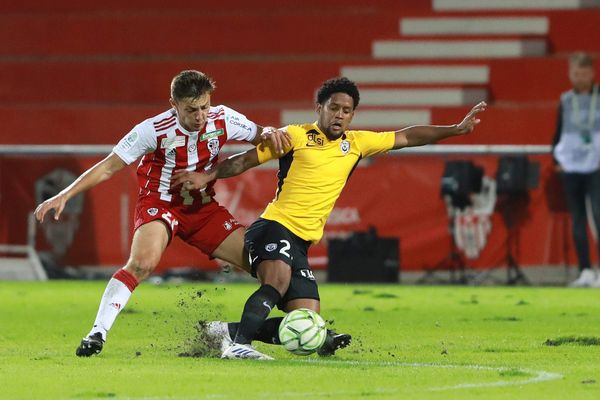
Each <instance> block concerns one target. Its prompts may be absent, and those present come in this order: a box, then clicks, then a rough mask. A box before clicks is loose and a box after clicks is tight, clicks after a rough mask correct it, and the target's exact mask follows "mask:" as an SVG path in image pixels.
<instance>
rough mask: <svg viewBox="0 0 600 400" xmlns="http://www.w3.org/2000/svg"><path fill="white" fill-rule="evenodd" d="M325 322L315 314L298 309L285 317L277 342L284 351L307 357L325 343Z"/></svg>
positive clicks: (305, 309)
mask: <svg viewBox="0 0 600 400" xmlns="http://www.w3.org/2000/svg"><path fill="white" fill-rule="evenodd" d="M326 336H327V329H326V328H325V320H323V318H322V317H321V316H320V315H319V314H318V313H316V312H314V311H312V310H309V309H307V308H299V309H297V310H294V311H292V312H291V313H289V314H288V315H286V316H285V318H284V319H283V321H281V324H280V325H279V340H280V341H281V344H282V345H283V347H285V349H286V350H288V351H290V352H292V353H294V354H296V355H299V356H307V355H309V354H312V353H314V352H315V351H317V350H318V349H319V348H320V347H321V346H322V345H323V343H324V342H325V337H326Z"/></svg>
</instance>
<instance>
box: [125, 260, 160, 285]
mask: <svg viewBox="0 0 600 400" xmlns="http://www.w3.org/2000/svg"><path fill="white" fill-rule="evenodd" d="M157 265H158V260H156V259H155V258H153V257H139V258H138V257H135V258H134V257H132V258H130V259H129V261H127V265H126V266H125V270H127V272H129V273H130V274H132V275H133V276H135V277H136V278H137V280H138V281H140V282H141V281H143V280H144V279H146V278H147V277H148V276H149V275H150V274H151V273H152V272H153V271H154V269H155V268H156V266H157Z"/></svg>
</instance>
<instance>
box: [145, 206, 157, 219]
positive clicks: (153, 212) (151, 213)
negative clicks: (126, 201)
mask: <svg viewBox="0 0 600 400" xmlns="http://www.w3.org/2000/svg"><path fill="white" fill-rule="evenodd" d="M146 212H147V213H148V214H150V215H151V216H153V217H154V216H155V215H156V214H158V208H154V207H152V208H149V209H147V210H146Z"/></svg>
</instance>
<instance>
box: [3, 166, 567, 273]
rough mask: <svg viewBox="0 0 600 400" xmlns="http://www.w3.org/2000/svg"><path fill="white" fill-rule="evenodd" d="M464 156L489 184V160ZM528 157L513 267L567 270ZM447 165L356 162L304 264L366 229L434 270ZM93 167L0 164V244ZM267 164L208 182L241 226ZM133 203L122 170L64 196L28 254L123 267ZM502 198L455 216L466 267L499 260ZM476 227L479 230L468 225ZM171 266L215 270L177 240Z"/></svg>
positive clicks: (406, 259)
mask: <svg viewBox="0 0 600 400" xmlns="http://www.w3.org/2000/svg"><path fill="white" fill-rule="evenodd" d="M452 159H456V157H453V158H452ZM468 159H469V160H472V161H473V162H474V163H475V164H477V165H479V166H481V167H483V168H484V171H485V175H486V176H487V177H489V178H490V179H492V180H493V179H494V177H495V173H496V168H497V164H498V160H497V157H494V156H477V157H468ZM532 159H533V160H534V161H537V162H540V165H541V168H540V170H541V173H540V183H539V186H538V188H536V189H533V190H531V191H530V192H529V196H528V199H527V200H526V202H525V203H524V204H508V206H509V209H514V210H515V215H514V218H515V219H516V224H515V228H514V230H513V231H512V232H513V233H512V235H511V237H512V239H513V242H514V243H515V254H514V255H515V256H516V257H517V259H518V261H519V263H520V264H521V265H523V266H527V265H555V264H561V265H562V264H564V263H571V264H574V263H575V255H574V251H573V250H572V244H571V242H570V227H569V219H568V215H567V213H566V211H565V210H564V206H563V205H562V203H561V201H562V200H561V199H562V189H561V187H560V185H559V184H558V182H557V178H556V176H555V174H554V173H553V171H552V165H551V160H550V158H549V157H548V156H539V157H532ZM447 160H449V158H444V157H442V156H422V155H419V156H416V155H388V156H382V157H378V158H375V159H372V160H363V161H362V162H361V165H360V166H359V168H357V169H356V170H355V171H354V173H353V175H352V176H351V177H350V179H349V181H348V184H347V185H346V188H345V189H344V191H343V193H342V195H341V197H340V199H339V200H338V202H337V204H336V207H335V209H334V210H333V212H332V214H331V216H330V217H329V220H328V223H327V226H326V230H325V236H324V238H323V240H322V241H321V242H320V243H318V244H316V245H314V246H313V247H312V248H311V251H310V254H309V256H310V260H311V263H312V265H313V267H315V268H317V269H319V268H325V267H326V265H327V240H328V239H330V238H344V237H348V236H350V235H351V234H352V233H353V232H355V231H366V230H368V229H369V228H370V227H374V228H375V229H376V230H377V232H378V234H379V235H380V236H386V237H397V238H399V239H400V259H401V269H403V270H422V269H428V268H434V267H436V266H438V267H443V266H444V265H443V264H444V260H445V259H446V257H447V256H448V254H449V252H450V249H451V236H450V231H449V218H448V213H447V208H446V203H445V202H444V200H443V198H442V196H441V195H440V181H441V177H442V174H443V170H444V163H445V161H447ZM98 161H99V158H98V157H83V158H72V157H35V158H32V157H16V156H15V157H2V158H0V205H1V207H0V243H8V244H24V243H25V241H26V237H27V223H26V221H27V215H28V214H29V213H30V212H32V211H33V210H34V209H35V206H36V205H37V204H38V203H39V202H40V201H42V200H43V199H45V198H47V197H49V196H51V195H53V194H55V193H57V192H58V191H59V190H61V189H62V188H63V187H64V186H66V185H67V184H69V183H70V181H72V180H73V179H74V178H75V177H77V176H78V175H79V174H80V173H81V172H83V171H85V170H86V169H87V168H89V167H90V166H91V165H93V164H94V163H95V162H98ZM276 168H277V165H276V163H275V164H273V165H271V166H267V167H259V168H256V169H254V170H251V171H247V172H246V173H244V174H242V175H241V176H239V177H235V178H230V179H225V180H222V181H220V182H218V183H217V185H216V191H217V200H218V201H219V202H220V203H221V204H223V205H224V206H225V207H227V208H228V209H229V210H230V211H231V213H232V214H233V215H234V216H235V217H236V218H238V220H239V221H240V222H241V223H243V224H246V225H248V224H250V223H252V222H253V221H254V220H255V219H256V218H258V216H259V215H260V213H261V212H262V210H263V209H264V208H265V206H266V204H267V203H268V202H269V201H271V199H272V198H273V196H274V194H275V190H276V187H277V180H276V173H277V169H276ZM136 197H137V184H136V180H135V167H133V166H131V167H129V168H127V169H125V170H124V171H122V172H120V173H119V174H117V175H116V176H115V177H113V179H111V180H110V181H108V182H105V183H102V184H101V185H100V186H98V187H96V188H94V189H92V190H90V191H89V192H87V193H85V194H83V195H82V196H81V198H80V199H73V200H72V201H71V202H70V204H69V207H67V209H66V210H65V213H64V215H63V218H61V221H59V222H58V223H56V222H52V221H47V222H46V223H45V224H43V225H38V232H37V248H38V250H39V251H40V252H42V253H46V255H47V256H48V257H50V258H51V259H54V260H55V261H56V262H57V263H60V264H62V265H69V266H81V265H110V266H118V265H123V264H124V263H125V261H126V260H127V257H128V254H129V245H130V241H131V236H132V218H133V207H134V205H135V201H136ZM503 201H504V200H503V199H501V198H498V201H497V202H496V205H495V207H494V209H493V210H492V212H491V214H490V215H489V216H487V217H485V218H480V217H477V218H474V217H472V216H468V215H467V216H466V217H463V219H462V220H461V221H462V222H461V224H463V225H461V226H462V228H463V231H464V232H467V233H468V232H470V231H473V232H477V234H478V235H480V236H479V239H480V240H483V242H482V243H483V244H482V248H481V249H480V251H478V254H477V257H476V258H472V259H470V258H468V259H467V262H468V265H469V266H471V267H473V268H476V269H486V268H492V267H498V266H503V265H504V263H505V256H506V240H507V229H506V226H505V223H504V220H503V218H502V214H501V213H500V212H499V209H500V208H499V207H501V206H502V204H504V203H503ZM483 223H485V224H486V225H485V226H484V225H481V226H480V225H478V224H483ZM464 224H470V225H468V226H467V225H464ZM465 227H466V228H467V230H464V229H465ZM486 229H487V230H486ZM177 266H193V267H198V268H209V269H211V268H217V264H216V262H215V261H212V260H209V259H208V257H206V256H205V255H203V254H202V253H201V252H200V251H198V250H196V249H195V248H193V247H191V246H188V245H186V244H185V243H183V242H181V241H180V240H178V239H176V240H174V241H173V242H172V244H171V245H170V246H169V248H168V249H167V251H166V253H165V255H164V257H163V260H162V262H161V264H160V266H159V271H160V270H164V269H166V268H170V267H177Z"/></svg>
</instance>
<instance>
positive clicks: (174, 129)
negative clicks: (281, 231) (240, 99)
mask: <svg viewBox="0 0 600 400" xmlns="http://www.w3.org/2000/svg"><path fill="white" fill-rule="evenodd" d="M214 89H215V84H214V81H213V80H212V79H211V78H210V77H208V76H207V75H205V74H204V73H202V72H199V71H193V70H188V71H182V72H181V73H179V74H178V75H177V76H175V77H174V78H173V80H172V82H171V99H170V103H171V106H172V108H170V109H169V110H167V111H165V112H163V113H161V114H159V115H157V116H155V117H152V118H149V119H147V120H145V121H143V122H141V123H139V124H138V125H136V126H135V127H134V128H133V129H132V130H131V131H130V132H129V133H128V134H127V135H125V136H124V137H123V138H122V139H121V141H120V142H119V143H118V144H117V145H116V146H115V147H114V148H113V151H112V152H111V153H110V154H109V155H108V156H107V157H106V158H105V159H103V160H102V161H100V162H99V163H98V164H96V165H94V166H93V167H91V168H90V169H88V170H87V171H85V172H84V173H83V174H81V176H80V177H79V178H78V179H77V180H75V182H73V184H71V185H70V186H68V187H67V188H65V189H64V190H63V191H61V192H60V193H59V194H57V195H56V196H54V197H52V198H50V199H48V200H46V201H44V202H43V203H42V204H40V205H39V206H38V207H37V209H36V210H35V216H36V218H37V219H38V220H39V221H40V222H43V221H44V216H45V215H46V214H47V213H48V212H49V211H50V210H53V211H54V219H56V220H58V219H59V217H60V214H61V212H62V211H63V209H64V207H65V204H66V202H67V201H68V200H69V199H71V198H72V197H74V196H75V195H77V194H78V193H81V192H83V191H86V190H88V189H91V188H92V187H94V186H96V185H98V184H99V183H101V182H103V181H105V180H107V179H110V178H111V177H112V176H113V175H114V174H115V173H116V172H117V171H119V170H121V169H122V168H123V167H125V166H126V165H129V164H132V163H133V162H134V161H136V160H137V159H139V158H141V161H140V162H139V164H138V167H137V178H138V184H139V195H138V201H137V204H136V210H135V221H134V229H135V233H134V235H133V241H132V244H131V252H130V256H129V260H128V261H127V264H126V265H125V266H124V267H123V268H122V269H120V270H119V271H117V272H116V273H115V274H114V275H113V276H112V278H111V279H110V281H109V282H108V285H107V287H106V290H105V292H104V294H103V296H102V299H101V301H100V306H99V309H98V313H97V316H96V319H95V321H94V324H93V327H92V329H91V330H90V332H89V334H88V335H87V336H86V337H85V338H83V340H82V341H81V344H80V345H79V347H78V348H77V350H76V354H77V355H78V356H85V357H88V356H91V355H94V354H98V353H100V351H101V350H102V347H103V344H104V342H105V341H106V335H107V333H108V331H109V330H110V329H111V327H112V325H113V323H114V322H115V319H116V318H117V315H118V314H119V312H120V311H122V310H123V308H124V307H125V305H126V304H127V301H128V300H129V298H130V296H131V294H132V292H133V290H134V289H135V287H136V286H137V285H138V283H139V282H141V281H142V280H144V279H145V278H146V277H148V276H149V275H150V274H151V273H152V271H154V269H155V268H156V266H157V265H158V262H159V261H160V259H161V256H162V254H163V252H164V250H165V249H166V247H167V246H168V245H169V243H170V241H171V239H172V238H173V237H174V236H179V237H180V238H181V239H183V240H184V241H185V242H187V243H188V244H190V245H192V246H194V247H196V248H198V249H200V250H201V251H202V252H204V253H205V254H207V255H209V256H211V257H215V258H219V259H222V260H224V261H227V262H229V263H231V264H234V265H237V266H240V267H242V268H244V269H245V270H246V271H248V272H249V271H250V266H249V265H248V256H247V254H246V253H245V250H244V229H243V227H242V226H241V225H240V224H239V223H238V222H237V221H236V219H235V218H234V217H233V216H232V215H231V214H230V213H229V212H228V211H227V210H226V209H225V208H224V207H222V206H220V205H219V204H218V203H217V202H216V201H215V200H214V198H213V197H214V195H215V192H214V189H213V186H212V185H208V186H207V187H205V188H202V189H201V190H188V189H186V188H181V189H180V190H178V191H176V192H173V191H172V190H170V187H169V186H170V179H171V176H172V175H173V173H175V172H177V171H179V170H184V171H202V170H204V169H205V168H210V167H211V166H214V165H216V164H217V162H218V156H219V151H220V149H221V147H222V146H223V145H224V144H225V142H227V141H228V140H243V141H247V142H250V143H252V144H254V145H257V144H259V143H261V142H263V141H264V140H268V141H269V142H270V143H271V144H272V145H274V146H275V147H278V148H282V144H284V143H289V141H288V138H287V137H286V136H285V135H282V134H281V133H277V134H272V133H265V134H263V133H260V132H261V131H262V130H263V128H262V127H261V126H258V125H256V124H255V123H254V122H252V121H250V120H248V119H247V118H246V117H245V116H244V115H242V114H240V113H238V112H237V111H234V110H232V109H231V108H228V107H226V106H223V105H218V106H211V101H210V100H211V94H212V92H213V90H214Z"/></svg>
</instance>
